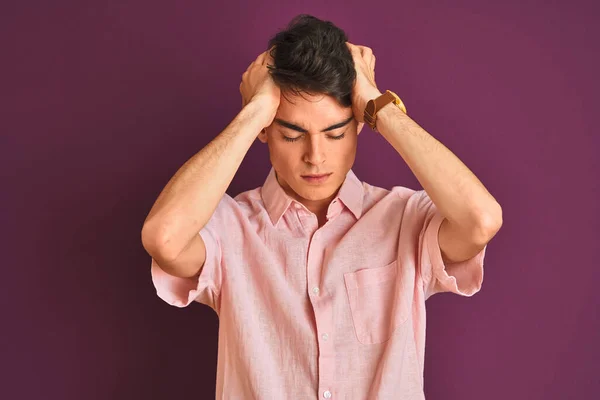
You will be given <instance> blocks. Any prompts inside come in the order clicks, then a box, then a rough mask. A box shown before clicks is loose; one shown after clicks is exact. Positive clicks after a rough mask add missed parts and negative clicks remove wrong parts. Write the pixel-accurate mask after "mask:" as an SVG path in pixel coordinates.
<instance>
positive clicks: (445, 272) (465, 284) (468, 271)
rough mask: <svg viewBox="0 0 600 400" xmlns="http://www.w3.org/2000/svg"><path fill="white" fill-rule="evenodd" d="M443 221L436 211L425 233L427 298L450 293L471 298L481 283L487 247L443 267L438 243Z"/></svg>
mask: <svg viewBox="0 0 600 400" xmlns="http://www.w3.org/2000/svg"><path fill="white" fill-rule="evenodd" d="M443 221H444V216H443V215H442V214H440V213H439V212H437V211H436V213H435V214H434V216H433V218H432V220H431V222H430V223H429V226H428V228H427V232H426V233H425V236H426V237H425V241H426V242H427V254H428V257H429V263H430V265H431V267H430V269H429V270H428V271H429V272H430V273H429V274H427V275H428V276H425V281H426V282H425V287H426V288H428V292H429V293H428V296H430V295H431V294H434V293H437V292H452V293H456V294H459V295H461V296H466V297H470V296H473V295H474V294H475V293H477V292H479V290H480V289H481V286H482V283H483V260H484V257H485V252H486V249H487V245H486V246H485V247H484V248H483V249H482V250H481V251H480V252H479V253H477V254H476V255H475V256H474V257H472V258H470V259H469V260H465V261H461V262H457V263H449V264H448V265H445V264H444V261H443V259H442V252H441V250H440V244H439V241H438V238H439V237H438V235H439V230H440V226H441V225H442V222H443ZM428 296H427V297H428Z"/></svg>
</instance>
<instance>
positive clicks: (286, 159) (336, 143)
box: [258, 93, 363, 214]
mask: <svg viewBox="0 0 600 400" xmlns="http://www.w3.org/2000/svg"><path fill="white" fill-rule="evenodd" d="M286 97H287V98H286ZM362 126H363V124H357V121H356V120H355V119H354V116H353V113H352V108H351V107H348V108H344V107H342V106H340V105H339V104H338V103H337V101H336V100H335V99H334V98H333V97H331V96H328V95H309V94H306V93H302V95H301V96H298V95H293V94H289V93H288V94H286V96H284V95H283V94H282V95H281V100H280V103H279V108H278V110H277V114H276V115H275V119H274V121H273V123H272V124H271V125H270V126H269V127H267V128H266V130H265V132H264V133H260V134H259V136H258V138H259V140H260V141H261V142H263V143H267V144H268V146H269V155H270V159H271V164H272V165H273V168H274V169H275V172H276V173H277V180H278V182H279V184H280V185H281V187H282V188H283V189H284V190H285V192H286V193H287V194H288V195H289V196H290V197H292V198H294V199H296V200H297V201H299V202H301V203H302V204H304V205H305V206H306V207H307V208H308V209H309V210H311V211H312V212H314V213H316V214H319V213H321V212H323V210H326V209H327V206H328V205H329V203H330V202H331V200H333V198H334V197H335V196H336V195H337V192H338V190H339V188H340V187H341V185H342V183H343V182H344V180H345V179H346V174H347V173H348V171H349V170H350V168H352V165H353V164H354V159H355V157H356V146H357V138H358V134H359V133H360V129H361V128H362ZM321 174H329V176H328V177H327V178H325V179H324V180H311V179H307V178H305V177H306V176H307V175H321Z"/></svg>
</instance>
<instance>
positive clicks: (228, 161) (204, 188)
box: [142, 102, 265, 258]
mask: <svg viewBox="0 0 600 400" xmlns="http://www.w3.org/2000/svg"><path fill="white" fill-rule="evenodd" d="M264 115H265V113H264V110H263V107H262V104H259V103H254V102H251V103H249V104H248V105H246V107H244V108H243V109H242V110H241V111H240V113H239V114H238V115H237V116H236V117H235V118H234V119H233V121H232V122H231V123H230V124H229V125H228V126H227V127H226V128H225V130H223V132H221V133H220V134H219V135H218V136H217V137H216V138H215V139H213V140H212V141H211V142H210V143H208V144H207V145H206V146H205V147H204V148H203V149H202V150H200V151H199V152H198V153H196V154H195V155H194V156H193V157H192V158H190V159H189V160H188V161H187V162H186V163H185V164H184V165H183V166H182V167H181V168H179V170H178V171H177V172H176V173H175V175H174V176H173V177H172V178H171V179H170V181H169V182H168V183H167V185H166V186H165V188H164V189H163V190H162V192H161V193H160V195H159V196H158V198H157V200H156V202H155V203H154V206H153V207H152V209H151V210H150V213H149V214H148V216H147V217H146V221H145V222H144V227H143V229H142V241H143V243H144V247H145V248H146V249H147V250H148V251H149V252H150V253H151V254H152V252H160V254H162V255H163V257H167V258H169V257H170V258H175V257H176V256H177V254H179V253H180V252H181V250H182V249H184V248H185V246H187V244H188V243H189V242H190V240H191V239H192V238H193V237H194V235H197V234H198V232H199V231H200V230H201V229H202V228H203V227H204V225H206V223H207V222H208V220H209V219H210V217H211V216H212V214H213V213H214V211H215V209H216V208H217V205H218V204H219V201H220V199H221V198H222V197H223V195H224V194H225V192H226V190H227V188H228V187H229V184H230V183H231V181H232V180H233V177H234V176H235V173H236V172H237V170H238V168H239V166H240V164H241V162H242V160H243V159H244V157H245V155H246V153H247V152H248V149H249V148H250V146H251V145H252V143H253V142H254V140H255V139H256V136H257V135H258V132H259V131H260V130H261V129H262V128H264V126H265V125H264V124H265V116H264Z"/></svg>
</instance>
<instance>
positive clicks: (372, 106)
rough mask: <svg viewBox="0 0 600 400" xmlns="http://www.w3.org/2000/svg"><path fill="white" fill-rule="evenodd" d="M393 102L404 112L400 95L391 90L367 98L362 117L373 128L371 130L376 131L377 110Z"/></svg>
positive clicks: (404, 108)
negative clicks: (370, 98) (372, 97)
mask: <svg viewBox="0 0 600 400" xmlns="http://www.w3.org/2000/svg"><path fill="white" fill-rule="evenodd" d="M392 102H393V103H394V105H396V106H397V107H398V108H399V109H401V110H402V111H403V112H404V114H406V107H405V106H404V103H403V102H402V100H400V97H398V95H397V94H396V93H394V92H392V91H391V90H386V91H385V93H383V94H382V95H381V96H379V97H377V98H375V99H372V100H369V101H368V102H367V106H366V107H365V113H364V119H365V122H366V123H367V124H369V126H370V127H371V129H373V131H375V132H377V127H376V126H375V125H376V122H377V112H378V111H379V110H381V109H382V108H383V107H384V106H385V105H387V104H389V103H392Z"/></svg>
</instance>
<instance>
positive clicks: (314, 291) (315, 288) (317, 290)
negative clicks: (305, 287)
mask: <svg viewBox="0 0 600 400" xmlns="http://www.w3.org/2000/svg"><path fill="white" fill-rule="evenodd" d="M313 293H314V294H319V288H318V287H316V286H315V287H314V288H313Z"/></svg>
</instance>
